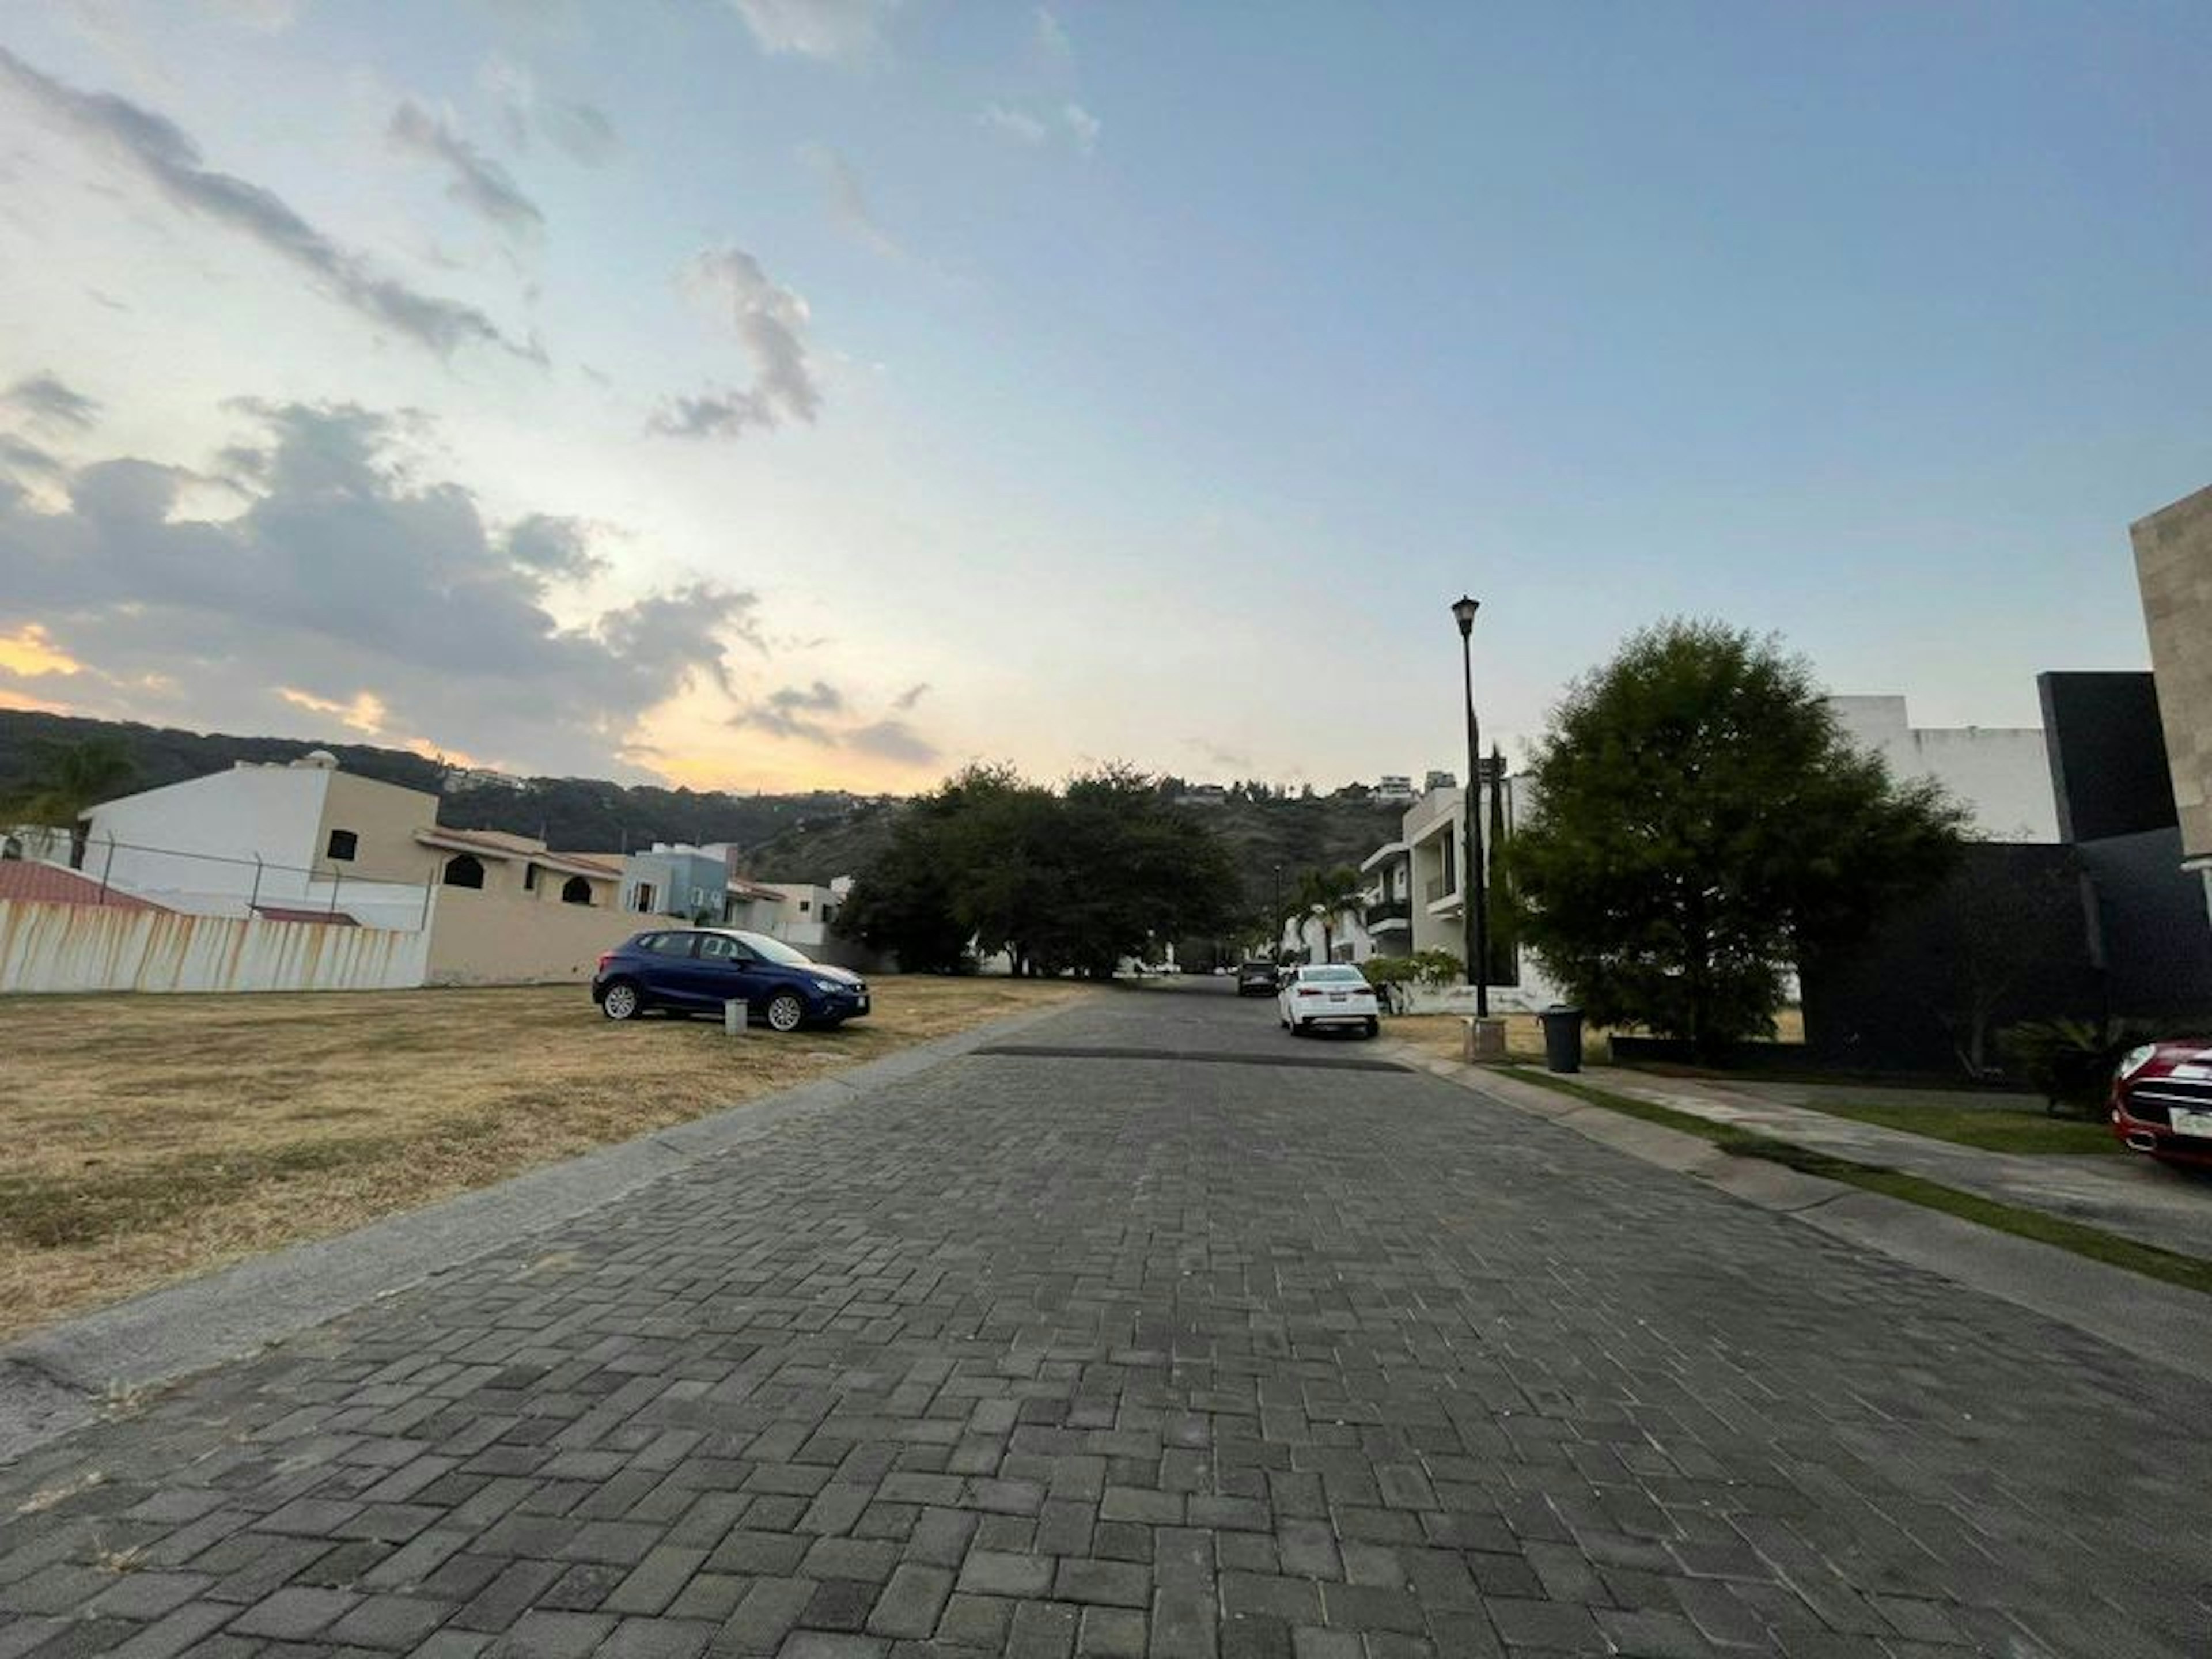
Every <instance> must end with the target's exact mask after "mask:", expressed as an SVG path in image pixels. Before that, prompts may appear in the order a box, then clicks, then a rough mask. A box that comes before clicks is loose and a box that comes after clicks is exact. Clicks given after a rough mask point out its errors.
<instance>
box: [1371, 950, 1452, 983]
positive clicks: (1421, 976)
mask: <svg viewBox="0 0 2212 1659" xmlns="http://www.w3.org/2000/svg"><path fill="white" fill-rule="evenodd" d="M1359 970H1360V972H1362V973H1364V974H1365V975H1367V982H1368V983H1369V984H1370V985H1428V986H1437V985H1449V984H1450V983H1451V982H1452V981H1454V980H1455V979H1457V978H1458V977H1459V976H1460V971H1461V969H1460V960H1459V958H1458V957H1455V956H1454V955H1453V954H1452V953H1451V952H1450V951H1415V952H1414V953H1413V955H1412V956H1410V957H1368V958H1367V960H1366V961H1364V962H1363V963H1360V964H1359Z"/></svg>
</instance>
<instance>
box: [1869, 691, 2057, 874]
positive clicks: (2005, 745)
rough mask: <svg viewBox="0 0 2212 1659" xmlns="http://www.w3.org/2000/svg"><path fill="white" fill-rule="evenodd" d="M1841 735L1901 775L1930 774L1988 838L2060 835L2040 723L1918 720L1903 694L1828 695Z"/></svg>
mask: <svg viewBox="0 0 2212 1659" xmlns="http://www.w3.org/2000/svg"><path fill="white" fill-rule="evenodd" d="M1828 707H1829V708H1832V709H1833V710H1834V711H1835V715H1836V719H1837V720H1838V723H1839V724H1840V725H1841V726H1843V729H1844V735H1845V736H1847V737H1848V738H1850V739H1851V741H1852V742H1854V743H1856V744H1858V745H1859V746H1860V747H1861V748H1863V749H1869V750H1873V751H1874V752H1875V754H1877V755H1879V756H1881V757H1882V759H1883V761H1884V762H1886V763H1887V765H1888V767H1889V771H1890V775H1891V776H1892V777H1894V778H1896V779H1898V780H1899V781H1906V782H1909V781H1917V780H1920V779H1923V778H1925V779H1931V780H1933V781H1935V782H1936V783H1938V784H1940V785H1942V787H1943V788H1944V789H1945V790H1946V791H1948V793H1950V794H1952V795H1953V796H1954V797H1955V798H1956V799H1958V800H1959V801H1960V804H1961V805H1965V806H1966V808H1968V810H1969V811H1972V814H1973V817H1972V829H1975V830H1976V831H1978V832H1979V833H1980V834H1982V835H1984V836H1988V837H1989V838H1990V840H1992V841H2002V842H2051V841H2057V839H2058V800H2057V793H2056V792H2055V791H2054V790H2053V788H2052V787H2051V756H2050V752H2049V750H2047V749H2046V748H2045V744H2044V739H2043V728H2042V727H2041V726H1914V725H1913V724H1912V723H1911V719H1910V718H1909V715H1908V713H1907V710H1906V708H1905V699H1904V698H1903V697H1887V696H1885V697H1830V698H1829V699H1828Z"/></svg>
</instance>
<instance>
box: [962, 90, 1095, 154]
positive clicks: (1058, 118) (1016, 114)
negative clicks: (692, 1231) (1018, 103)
mask: <svg viewBox="0 0 2212 1659" xmlns="http://www.w3.org/2000/svg"><path fill="white" fill-rule="evenodd" d="M975 120H976V124H977V125H980V126H981V128H982V129H983V130H984V131H986V132H989V133H993V134H994V135H996V136H997V137H1000V138H1004V139H1006V140H1008V141H1009V142H1011V143H1017V144H1021V145H1023V146H1024V147H1026V148H1028V149H1042V148H1043V147H1044V146H1045V145H1046V144H1048V143H1051V142H1052V140H1053V139H1054V137H1066V140H1067V142H1068V143H1070V144H1072V145H1073V146H1074V147H1075V149H1076V151H1077V153H1078V154H1079V155H1091V154H1093V153H1095V152H1096V151H1097V148H1098V135H1099V133H1100V132H1101V131H1103V129H1104V126H1105V123H1103V121H1101V120H1100V119H1099V118H1097V116H1095V115H1093V114H1092V113H1091V112H1090V111H1089V110H1087V109H1085V108H1084V107H1083V106H1082V105H1080V104H1078V103H1073V102H1070V103H1066V104H1062V105H1061V106H1060V108H1059V109H1058V111H1056V112H1051V113H1049V114H1047V115H1037V114H1035V113H1033V112H1030V111H1029V110H1025V109H1017V108H1015V107H1014V106H1012V105H1009V104H987V105H986V106H984V108H983V112H982V113H981V115H978V116H977V117H976V118H975Z"/></svg>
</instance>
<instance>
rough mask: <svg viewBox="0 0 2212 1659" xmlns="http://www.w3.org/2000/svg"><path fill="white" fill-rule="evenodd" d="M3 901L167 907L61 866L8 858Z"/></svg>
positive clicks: (1, 865) (1, 872) (1, 875)
mask: <svg viewBox="0 0 2212 1659" xmlns="http://www.w3.org/2000/svg"><path fill="white" fill-rule="evenodd" d="M0 900H12V901H14V902H17V903H21V904H104V905H106V907H107V908H109V909H111V910H160V909H164V908H167V907H166V906H164V905H160V904H154V903H150V902H148V901H147V900H145V899H142V898H138V897H136V896H133V895H131V894H129V893H121V892H118V891H117V890H115V889H114V888H112V887H111V888H108V889H107V890H106V891H105V892H103V891H102V890H101V889H100V884H99V883H98V882H96V881H94V880H93V879H92V878H89V877H88V876H81V875H79V874H78V873H77V872H76V871H74V870H64V869H63V868H61V866H58V865H53V864H33V863H30V862H28V861H27V860H20V859H9V860H6V861H4V862H0Z"/></svg>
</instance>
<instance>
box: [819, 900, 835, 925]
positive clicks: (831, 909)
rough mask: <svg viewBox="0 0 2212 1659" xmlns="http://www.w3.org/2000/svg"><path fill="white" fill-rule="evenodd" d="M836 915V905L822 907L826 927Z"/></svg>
mask: <svg viewBox="0 0 2212 1659" xmlns="http://www.w3.org/2000/svg"><path fill="white" fill-rule="evenodd" d="M836 914H837V907H836V905H834V904H825V905H823V907H822V920H823V923H824V925H827V924H828V922H829V919H830V918H831V917H833V916H835V915H836Z"/></svg>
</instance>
